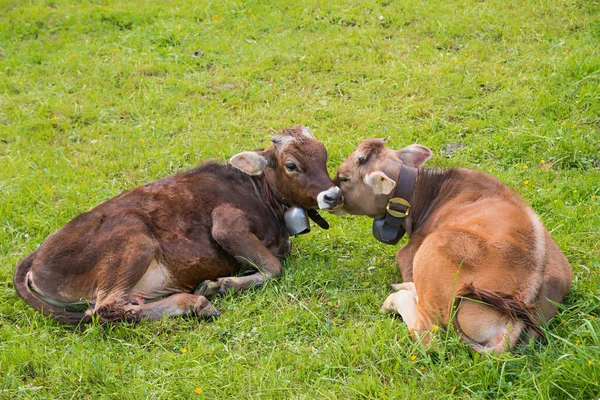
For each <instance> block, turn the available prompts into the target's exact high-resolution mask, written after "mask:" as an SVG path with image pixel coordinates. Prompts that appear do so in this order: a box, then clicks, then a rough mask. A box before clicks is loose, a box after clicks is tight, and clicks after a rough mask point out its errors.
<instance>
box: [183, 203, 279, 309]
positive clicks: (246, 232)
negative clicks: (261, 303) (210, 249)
mask: <svg viewBox="0 0 600 400" xmlns="http://www.w3.org/2000/svg"><path fill="white" fill-rule="evenodd" d="M212 220H213V228H212V236H213V239H214V240H215V241H216V242H217V243H218V244H219V246H221V248H223V250H225V251H226V252H227V253H229V254H230V255H231V256H233V257H234V258H235V259H236V260H238V262H240V263H241V264H244V265H250V266H251V267H254V268H256V269H257V270H258V272H256V273H254V274H252V275H248V276H236V277H233V276H230V277H224V278H219V279H217V280H216V281H204V282H202V283H201V284H200V285H198V287H197V288H196V290H195V291H194V293H196V294H201V295H203V296H206V297H209V298H210V297H212V296H214V295H216V294H224V293H225V292H226V291H227V290H229V289H235V290H244V289H247V288H249V287H259V286H261V285H262V284H263V283H264V281H265V280H266V279H271V278H276V277H278V276H279V275H281V263H280V262H279V260H278V259H277V257H275V256H274V255H273V254H271V252H270V251H269V249H268V248H267V247H266V246H265V245H264V244H263V243H262V242H261V241H260V239H258V237H256V235H255V234H254V233H253V232H252V231H251V229H250V225H249V223H248V219H247V217H246V215H244V213H243V212H242V211H241V210H239V209H237V208H235V207H234V206H232V205H229V204H225V205H222V206H219V207H217V208H215V209H214V210H213V212H212Z"/></svg>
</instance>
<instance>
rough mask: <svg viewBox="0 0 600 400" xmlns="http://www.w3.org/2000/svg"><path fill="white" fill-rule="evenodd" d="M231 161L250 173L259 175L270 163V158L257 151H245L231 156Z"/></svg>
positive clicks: (241, 169)
mask: <svg viewBox="0 0 600 400" xmlns="http://www.w3.org/2000/svg"><path fill="white" fill-rule="evenodd" d="M229 163H231V165H233V166H234V167H236V168H237V169H239V170H240V171H242V172H245V173H247V174H248V175H251V176H258V175H261V174H262V173H263V172H264V171H265V168H266V167H267V165H269V159H268V158H267V157H265V156H263V155H262V154H260V153H258V152H256V151H245V152H243V153H240V154H236V155H235V156H233V157H231V159H230V160H229Z"/></svg>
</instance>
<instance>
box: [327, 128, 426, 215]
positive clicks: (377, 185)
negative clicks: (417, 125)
mask: <svg viewBox="0 0 600 400" xmlns="http://www.w3.org/2000/svg"><path fill="white" fill-rule="evenodd" d="M431 156H432V153H431V150H429V149H428V148H427V147H425V146H421V145H419V144H413V145H410V146H407V147H405V148H403V149H402V150H391V149H388V148H387V147H385V139H367V140H365V141H363V142H362V143H361V144H360V145H359V146H358V148H357V149H356V150H355V151H354V153H352V154H351V155H350V156H349V157H348V158H347V159H346V160H345V161H344V162H343V163H342V165H341V166H340V168H339V169H338V172H337V174H336V177H335V179H334V183H335V184H336V185H338V186H339V187H340V188H341V189H342V193H343V195H344V204H343V205H342V206H341V207H339V208H337V209H336V210H337V211H341V212H347V213H349V214H357V215H368V216H370V217H372V218H382V217H383V216H384V215H385V213H386V209H385V208H386V205H387V202H388V200H389V199H390V198H391V197H392V195H393V193H394V189H395V187H396V179H398V175H399V174H400V169H401V168H402V165H403V164H404V165H407V166H410V167H415V168H418V167H420V166H421V165H423V163H425V161H427V160H428V159H429V158H431Z"/></svg>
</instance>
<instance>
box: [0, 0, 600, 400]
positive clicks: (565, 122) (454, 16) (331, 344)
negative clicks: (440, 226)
mask: <svg viewBox="0 0 600 400" xmlns="http://www.w3.org/2000/svg"><path fill="white" fill-rule="evenodd" d="M0 10H1V12H0V193H1V194H0V398H6V399H14V398H47V399H58V398H60V399H70V398H76V399H77V398H82V399H102V398H114V399H120V398H123V399H142V398H143V399H147V398H151V399H158V398H160V399H172V398H214V399H226V398H239V399H242V398H248V399H263V398H269V399H283V398H285V399H288V398H292V399H322V398H323V399H349V398H365V399H373V398H382V399H384V398H389V399H392V398H395V399H408V398H419V399H422V398H425V399H442V398H469V399H471V398H485V399H488V398H515V399H529V398H532V399H534V398H535V399H537V398H544V399H545V398H553V399H561V398H564V399H571V398H576V399H594V398H598V397H599V396H600V384H599V381H600V347H599V346H600V294H599V286H600V254H599V248H600V217H599V216H600V184H599V182H600V132H599V128H600V19H599V16H600V5H599V4H598V2H597V1H591V0H535V1H534V0H520V1H516V0H506V1H475V0H460V1H459V0H454V1H439V2H437V1H426V0H420V1H419V0H407V1H390V0H379V1H372V0H368V1H363V2H360V3H359V2H345V3H343V2H339V1H325V0H315V1H308V2H294V1H287V2H286V1H261V2H258V1H225V2H219V1H213V2H210V1H209V2H184V1H170V2H155V1H149V0H145V1H129V2H125V1H116V0H108V1H103V0H98V1H94V0H92V1H81V0H72V1H67V0H56V1H53V0H45V1H25V0H0ZM194 53H196V54H197V55H196V56H194ZM296 123H302V124H305V125H309V126H310V127H311V128H312V129H313V132H314V133H315V135H316V137H317V138H318V139H320V140H321V141H322V142H323V143H324V144H325V145H326V147H327V148H328V150H329V169H330V171H331V173H332V174H333V173H334V171H335V169H336V167H337V166H338V165H339V164H340V163H341V162H342V160H343V159H344V158H345V157H346V156H347V155H348V154H350V152H351V151H352V150H353V149H354V148H355V147H356V145H357V144H358V143H359V142H360V141H361V140H362V139H365V138H369V137H388V138H389V139H390V140H389V145H390V146H391V147H396V148H400V147H403V146H405V145H408V144H411V143H416V142H418V143H421V144H424V145H426V146H428V147H430V148H431V149H432V150H433V151H434V153H435V157H434V158H433V159H432V160H430V162H429V166H435V167H450V166H465V167H470V168H476V169H479V170H483V171H488V172H490V173H492V174H494V175H496V176H498V177H499V178H500V179H502V180H504V181H505V182H506V183H507V184H509V185H510V186H512V187H514V188H515V189H516V190H517V191H518V192H519V193H520V194H521V195H522V196H523V197H524V198H525V199H526V200H527V201H528V202H529V203H530V204H532V205H533V207H534V209H535V210H536V211H537V212H538V213H539V214H540V216H541V218H542V220H543V221H544V223H545V224H546V226H547V227H548V229H549V231H550V232H551V233H552V235H553V237H554V239H555V240H556V242H557V243H558V245H559V246H560V247H561V249H562V250H563V251H564V253H565V254H566V256H567V257H568V259H569V260H570V262H571V264H572V266H573V271H574V282H573V287H572V290H571V291H570V293H569V294H568V296H567V298H566V299H565V304H564V306H563V307H562V308H561V310H560V312H559V315H558V316H557V317H556V318H554V319H553V320H552V321H551V322H550V323H549V324H548V326H547V328H546V334H547V340H546V341H544V342H543V343H533V342H532V343H525V344H523V345H521V346H520V347H518V348H517V349H515V351H513V352H512V353H506V354H501V355H479V354H476V353H474V352H473V351H472V350H470V348H468V347H467V346H466V345H463V344H462V343H461V342H460V341H459V339H458V337H457V335H456V334H455V333H454V332H453V331H441V330H440V331H439V332H438V333H437V334H436V345H435V346H433V347H431V348H423V347H421V346H420V345H418V344H416V343H415V342H413V341H412V340H411V339H410V337H409V334H408V331H407V329H406V327H405V325H404V324H403V323H402V321H401V320H400V319H396V318H393V317H390V316H389V315H381V314H379V313H378V310H379V307H380V305H381V304H382V302H383V300H384V299H385V298H386V296H387V294H388V293H389V284H390V283H392V282H397V281H399V279H400V276H399V272H398V270H397V268H396V266H395V263H394V254H395V251H396V250H397V247H395V246H385V245H383V244H380V243H378V242H377V241H376V240H375V239H374V238H372V237H371V235H370V224H371V221H370V220H369V219H367V218H364V217H343V218H338V217H335V216H333V215H325V217H326V218H327V219H328V221H329V222H330V223H331V225H332V228H331V229H330V230H329V231H322V230H319V229H318V228H317V227H313V232H312V233H311V234H310V235H304V236H301V237H298V238H296V239H294V240H293V243H294V250H293V252H292V256H291V257H290V258H289V259H288V260H287V261H286V262H285V265H284V273H283V276H282V277H281V278H280V279H278V280H275V281H272V282H270V283H269V284H268V285H266V286H265V287H264V288H261V289H258V290H249V291H247V292H244V293H235V294H228V295H227V296H225V297H223V298H220V299H218V300H216V301H215V304H216V306H217V307H218V308H219V309H220V310H221V311H223V315H222V316H221V318H220V319H219V320H217V321H215V322H203V321H196V320H192V319H177V318H174V319H164V320H161V321H158V322H144V323H141V324H139V325H127V324H122V325H116V326H112V327H109V326H98V325H92V326H89V327H87V329H85V330H83V331H74V330H73V329H72V328H69V327H65V326H61V325H59V324H58V323H56V322H54V321H53V320H51V319H49V318H45V317H43V316H41V315H40V314H39V313H37V312H35V311H34V310H33V309H32V308H30V307H29V306H27V305H25V303H23V301H21V300H20V298H19V297H18V296H17V295H16V293H15V291H14V289H13V285H12V276H13V271H14V268H15V265H16V264H17V262H18V261H19V260H20V259H22V258H23V257H24V256H25V255H26V254H28V253H29V252H31V251H33V250H34V249H35V248H36V247H37V246H39V244H40V243H42V241H43V240H44V238H45V237H46V236H48V235H49V234H50V233H52V232H53V231H55V230H56V229H58V228H60V227H61V226H62V225H64V224H65V223H66V222H68V221H69V220H70V219H72V218H74V217H75V216H76V215H78V214H79V213H81V212H84V211H86V210H88V209H89V208H91V207H92V206H94V205H96V204H98V203H99V202H101V201H103V200H105V199H108V198H110V197H112V196H115V195H117V194H119V193H120V192H121V191H123V190H126V189H130V188H133V187H135V186H137V185H140V184H143V183H146V182H149V181H152V180H155V179H158V178H161V177H164V176H167V175H170V174H172V173H175V172H177V171H181V170H185V169H187V168H191V167H193V166H194V165H196V164H197V163H198V162H200V161H201V160H205V159H209V158H217V159H220V160H226V159H228V158H229V157H230V156H232V155H234V154H235V153H237V152H240V151H243V150H252V149H255V148H257V147H263V146H266V145H267V144H268V143H269V137H270V135H271V134H272V133H273V132H274V131H276V130H279V129H281V128H284V127H287V126H291V125H294V124H296ZM454 143H464V145H465V146H463V147H460V148H459V149H458V150H457V151H456V152H448V151H444V147H445V146H447V145H449V144H454ZM405 240H406V239H404V241H403V242H401V243H405Z"/></svg>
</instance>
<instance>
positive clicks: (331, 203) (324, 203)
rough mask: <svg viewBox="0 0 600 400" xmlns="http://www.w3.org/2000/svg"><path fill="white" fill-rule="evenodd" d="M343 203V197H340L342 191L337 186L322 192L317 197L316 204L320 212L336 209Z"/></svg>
mask: <svg viewBox="0 0 600 400" xmlns="http://www.w3.org/2000/svg"><path fill="white" fill-rule="evenodd" d="M343 201H344V196H343V195H342V190H341V189H340V188H339V187H337V186H333V187H331V188H329V189H327V190H324V191H322V192H321V193H319V195H318V196H317V202H318V204H319V208H320V209H321V210H326V209H329V208H334V207H337V206H339V205H340V204H342V203H343Z"/></svg>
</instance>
